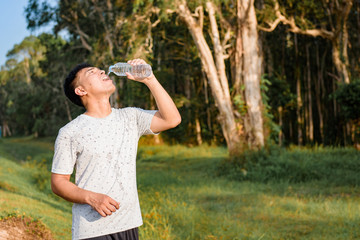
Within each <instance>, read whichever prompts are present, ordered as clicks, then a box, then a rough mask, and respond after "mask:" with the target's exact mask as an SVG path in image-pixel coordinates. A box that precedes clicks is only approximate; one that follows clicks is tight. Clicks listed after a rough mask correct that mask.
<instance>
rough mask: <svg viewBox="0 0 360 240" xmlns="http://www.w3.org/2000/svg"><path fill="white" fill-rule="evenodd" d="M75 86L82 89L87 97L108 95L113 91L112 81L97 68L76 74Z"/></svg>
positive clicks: (86, 69)
mask: <svg viewBox="0 0 360 240" xmlns="http://www.w3.org/2000/svg"><path fill="white" fill-rule="evenodd" d="M77 86H78V87H80V88H82V89H83V90H84V91H85V92H86V93H87V94H88V95H89V96H96V95H103V94H108V95H109V96H110V95H111V94H112V93H113V92H114V91H115V85H114V83H113V81H112V80H111V79H110V78H109V76H108V75H107V74H105V71H104V70H100V69H99V68H97V67H88V68H84V69H82V70H81V71H80V72H79V73H78V80H77Z"/></svg>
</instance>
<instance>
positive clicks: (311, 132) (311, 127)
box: [306, 44, 314, 143]
mask: <svg viewBox="0 0 360 240" xmlns="http://www.w3.org/2000/svg"><path fill="white" fill-rule="evenodd" d="M309 47H310V46H309V44H308V45H306V68H307V97H308V117H309V120H308V125H309V128H308V130H309V133H308V134H309V135H308V136H309V140H310V142H311V143H313V142H314V119H313V111H312V97H311V69H310V52H309Z"/></svg>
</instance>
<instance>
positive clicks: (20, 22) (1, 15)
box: [0, 0, 51, 65]
mask: <svg viewBox="0 0 360 240" xmlns="http://www.w3.org/2000/svg"><path fill="white" fill-rule="evenodd" d="M27 2H28V0H0V33H1V37H0V65H4V64H5V62H6V54H7V52H8V51H9V50H11V49H12V48H13V46H14V44H17V43H20V42H21V41H22V40H23V39H24V37H26V36H29V35H30V34H31V32H30V31H29V30H27V29H26V25H27V24H26V19H25V13H24V9H25V7H26V5H27ZM44 31H46V32H50V31H51V27H45V28H43V29H39V30H37V31H35V32H33V34H34V35H38V34H39V33H41V32H44Z"/></svg>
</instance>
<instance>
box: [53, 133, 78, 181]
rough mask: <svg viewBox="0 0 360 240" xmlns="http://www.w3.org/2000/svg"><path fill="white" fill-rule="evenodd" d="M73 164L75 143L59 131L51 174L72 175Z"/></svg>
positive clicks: (74, 160)
mask: <svg viewBox="0 0 360 240" xmlns="http://www.w3.org/2000/svg"><path fill="white" fill-rule="evenodd" d="M75 162H76V146H75V143H74V142H73V141H72V139H71V138H70V137H69V136H68V135H67V134H66V133H65V132H64V131H63V130H62V129H60V131H59V134H58V136H57V138H56V141H55V148H54V157H53V162H52V169H51V172H53V173H58V174H72V173H73V171H74V165H75Z"/></svg>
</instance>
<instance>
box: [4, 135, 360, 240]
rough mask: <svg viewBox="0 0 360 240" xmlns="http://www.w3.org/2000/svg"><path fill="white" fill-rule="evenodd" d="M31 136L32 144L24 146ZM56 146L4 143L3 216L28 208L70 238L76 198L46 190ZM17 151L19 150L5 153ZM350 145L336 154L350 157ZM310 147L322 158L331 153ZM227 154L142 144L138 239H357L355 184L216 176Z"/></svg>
mask: <svg viewBox="0 0 360 240" xmlns="http://www.w3.org/2000/svg"><path fill="white" fill-rule="evenodd" d="M29 141H31V144H30V145H29V146H31V147H27V148H23V146H24V144H26V143H27V142H29ZM18 144H20V145H18ZM51 144H53V143H50V142H46V141H43V140H42V141H37V140H33V139H16V140H13V141H7V142H6V143H5V145H6V146H7V147H6V149H8V148H11V149H12V150H11V151H10V150H9V151H6V153H5V154H3V153H4V151H5V149H4V147H3V146H2V147H0V154H1V156H3V157H1V158H0V196H1V197H0V218H1V217H4V216H6V215H9V214H12V213H21V214H22V213H24V214H26V216H31V217H32V218H34V219H39V220H41V222H43V223H44V224H45V225H46V226H47V227H49V228H50V229H51V231H52V232H53V233H54V236H55V237H56V239H59V240H60V239H70V236H71V204H69V203H67V202H65V201H64V200H61V199H60V198H58V197H55V196H54V195H53V194H52V193H51V190H50V188H49V177H50V173H49V169H50V164H51V157H49V156H51V154H52V147H51ZM15 150H16V151H18V153H17V154H16V155H12V157H11V158H9V159H8V158H7V156H8V155H9V152H10V155H11V152H13V151H15ZM291 151H292V152H296V153H295V155H290V156H291V157H293V158H301V154H302V152H301V151H299V150H297V149H292V150H291ZM291 151H290V152H291ZM297 151H298V152H297ZM351 151H352V150H350V153H349V152H346V151H345V152H342V151H341V150H337V151H336V154H339V152H342V154H339V155H343V156H347V154H350V155H348V156H353V153H352V152H351ZM305 152H306V153H304V154H305V155H306V156H311V157H313V156H312V154H314V155H316V157H317V158H321V156H322V155H321V153H323V154H325V156H328V155H331V153H332V152H331V150H327V149H326V150H324V149H320V150H319V152H316V151H315V152H314V153H310V151H307V150H305ZM6 154H7V155H6ZM286 154H291V153H286ZM4 156H5V157H4ZM226 157H228V155H227V151H226V149H224V148H221V147H212V146H203V147H194V148H187V147H185V146H179V145H177V146H140V148H139V156H138V163H137V178H138V189H139V198H140V205H141V210H142V215H143V221H144V225H143V226H142V227H140V229H139V234H140V238H141V239H144V240H148V239H151V240H152V239H154V240H155V239H159V240H162V239H166V240H177V239H179V240H197V239H199V240H220V239H221V240H236V239H238V240H240V239H241V240H243V239H254V240H255V239H256V240H258V239H263V240H265V239H299V240H300V239H301V240H302V239H305V240H307V239H309V240H310V239H339V240H340V239H360V228H359V225H360V190H359V189H358V187H356V186H346V185H344V186H343V185H340V186H331V185H328V184H327V182H325V181H322V182H316V181H315V182H311V181H310V182H307V183H301V184H300V183H298V184H293V183H289V182H286V181H283V182H272V183H254V182H249V181H231V180H229V179H227V178H225V177H219V176H217V175H216V172H217V168H218V166H219V164H220V162H221V161H222V160H223V159H224V158H226ZM337 157H339V156H337ZM339 159H341V158H339ZM331 161H334V163H335V160H331ZM339 161H341V160H339ZM348 163H349V164H350V161H348Z"/></svg>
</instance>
